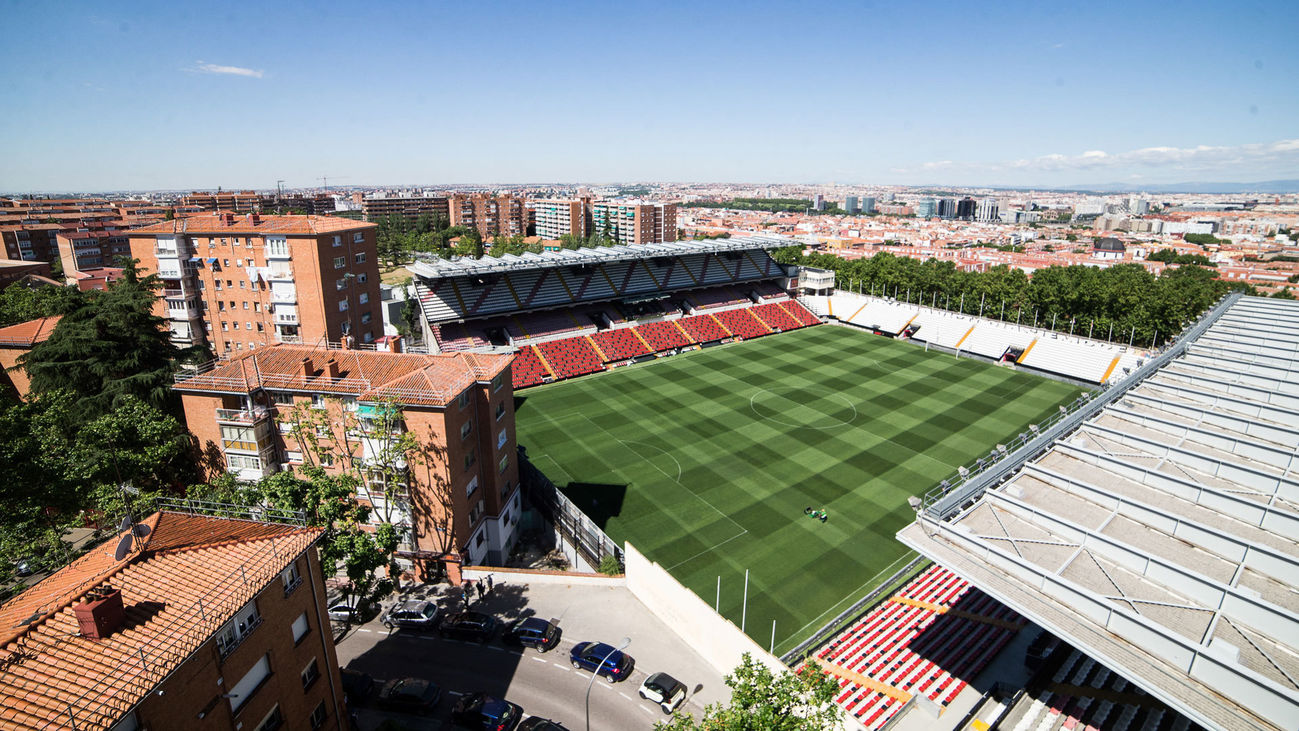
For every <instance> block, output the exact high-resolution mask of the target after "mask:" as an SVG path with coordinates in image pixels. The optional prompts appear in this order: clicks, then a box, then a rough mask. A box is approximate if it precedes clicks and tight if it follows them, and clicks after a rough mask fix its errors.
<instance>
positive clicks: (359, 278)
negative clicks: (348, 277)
mask: <svg viewBox="0 0 1299 731" xmlns="http://www.w3.org/2000/svg"><path fill="white" fill-rule="evenodd" d="M369 278H370V277H369V276H368V275H367V274H366V273H365V272H361V273H360V274H358V275H356V281H358V282H360V283H361V284H365V280H367V279H369Z"/></svg>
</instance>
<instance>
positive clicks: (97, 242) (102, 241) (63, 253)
mask: <svg viewBox="0 0 1299 731" xmlns="http://www.w3.org/2000/svg"><path fill="white" fill-rule="evenodd" d="M54 241H55V245H56V246H57V247H58V252H59V261H60V263H61V264H62V265H63V276H64V277H65V278H66V279H67V281H68V282H75V281H77V279H78V278H79V277H78V276H77V275H78V273H82V272H92V271H96V270H99V269H103V268H104V267H117V264H118V257H122V256H127V257H129V256H131V237H130V236H129V235H128V232H127V231H125V230H120V229H119V230H116V231H104V230H100V231H60V232H58V233H57V234H55V235H54Z"/></svg>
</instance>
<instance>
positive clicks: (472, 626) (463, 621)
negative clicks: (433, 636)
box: [438, 612, 496, 642]
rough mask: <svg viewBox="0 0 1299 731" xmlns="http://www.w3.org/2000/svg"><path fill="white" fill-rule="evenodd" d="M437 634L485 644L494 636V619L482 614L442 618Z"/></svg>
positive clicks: (463, 613)
mask: <svg viewBox="0 0 1299 731" xmlns="http://www.w3.org/2000/svg"><path fill="white" fill-rule="evenodd" d="M438 632H440V633H441V634H442V636H443V637H449V638H451V639H456V640H473V641H474V642H486V641H488V640H490V639H491V638H492V635H494V634H496V618H495V617H493V616H492V615H490V614H483V613H482V612H460V613H459V614H452V615H448V616H446V617H444V618H443V619H442V624H441V625H439V626H438Z"/></svg>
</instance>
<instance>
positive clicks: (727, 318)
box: [713, 307, 772, 340]
mask: <svg viewBox="0 0 1299 731" xmlns="http://www.w3.org/2000/svg"><path fill="white" fill-rule="evenodd" d="M713 316H714V317H716V318H717V319H718V320H720V321H721V323H722V324H723V325H725V326H726V329H727V330H730V331H731V333H732V334H734V335H735V336H736V337H738V338H742V339H746V340H747V339H748V338H760V337H762V336H763V335H770V334H771V332H772V330H771V328H769V327H767V326H766V325H765V324H763V323H762V321H761V320H759V319H758V318H757V317H756V316H754V314H753V313H752V312H749V308H747V307H741V308H739V309H734V310H722V311H721V312H716V313H714V314H713Z"/></svg>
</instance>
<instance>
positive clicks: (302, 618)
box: [293, 612, 311, 645]
mask: <svg viewBox="0 0 1299 731" xmlns="http://www.w3.org/2000/svg"><path fill="white" fill-rule="evenodd" d="M309 629H311V625H309V624H307V613H306V612H303V613H302V614H299V615H298V618H297V619H295V620H293V644H295V645H296V644H297V643H299V642H301V641H302V638H303V637H305V636H306V635H307V630H309Z"/></svg>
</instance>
